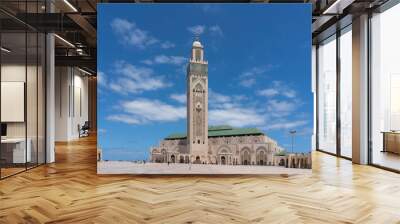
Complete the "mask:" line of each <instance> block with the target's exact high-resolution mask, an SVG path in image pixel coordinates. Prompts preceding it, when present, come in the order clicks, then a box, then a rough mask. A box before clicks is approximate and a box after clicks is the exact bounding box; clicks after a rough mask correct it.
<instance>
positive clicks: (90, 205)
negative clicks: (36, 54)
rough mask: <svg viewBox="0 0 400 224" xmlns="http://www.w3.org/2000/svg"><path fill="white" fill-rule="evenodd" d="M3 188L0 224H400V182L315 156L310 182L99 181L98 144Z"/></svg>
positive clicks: (69, 147) (75, 145)
mask: <svg viewBox="0 0 400 224" xmlns="http://www.w3.org/2000/svg"><path fill="white" fill-rule="evenodd" d="M56 152H57V154H56V163H55V164H51V165H46V166H42V167H39V168H36V169H33V170H30V171H28V172H26V173H22V174H19V175H17V176H14V177H11V178H8V179H5V180H2V181H0V223H45V222H47V223H374V224H376V223H385V224H386V223H400V175H398V174H395V173H391V172H387V171H384V170H380V169H377V168H373V167H368V166H358V165H352V164H351V163H350V162H349V161H347V160H343V159H337V158H335V157H332V156H329V155H325V154H322V153H314V155H313V167H314V168H313V174H312V175H308V176H290V177H284V176H236V177H232V176H230V177H221V176H218V177H212V176H193V177H173V176H163V177H162V176H157V177H151V176H150V177H146V176H98V175H96V162H95V160H96V139H95V138H93V137H91V138H85V139H83V140H81V141H76V142H71V143H69V144H58V145H57V150H56Z"/></svg>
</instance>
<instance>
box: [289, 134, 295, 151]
mask: <svg viewBox="0 0 400 224" xmlns="http://www.w3.org/2000/svg"><path fill="white" fill-rule="evenodd" d="M289 133H290V134H291V135H292V153H293V145H294V135H295V134H296V130H291V131H290V132H289Z"/></svg>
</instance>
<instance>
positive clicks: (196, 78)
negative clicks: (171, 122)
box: [186, 38, 208, 163]
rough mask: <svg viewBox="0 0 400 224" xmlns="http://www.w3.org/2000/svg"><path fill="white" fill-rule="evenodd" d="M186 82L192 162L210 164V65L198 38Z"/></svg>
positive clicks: (192, 52)
mask: <svg viewBox="0 0 400 224" xmlns="http://www.w3.org/2000/svg"><path fill="white" fill-rule="evenodd" d="M186 80H187V134H188V135H187V141H188V142H187V144H188V147H189V153H190V154H191V161H192V162H197V163H198V162H201V163H202V162H208V161H207V152H208V63H207V61H205V60H204V48H203V45H201V43H200V41H199V39H198V38H196V39H195V41H194V42H193V45H192V51H191V56H190V61H189V64H188V67H187V77H186ZM196 159H197V160H196ZM199 160H200V161H199Z"/></svg>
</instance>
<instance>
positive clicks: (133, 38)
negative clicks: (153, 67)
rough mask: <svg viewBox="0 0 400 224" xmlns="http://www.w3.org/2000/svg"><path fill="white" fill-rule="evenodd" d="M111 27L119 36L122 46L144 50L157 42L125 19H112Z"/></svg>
mask: <svg viewBox="0 0 400 224" xmlns="http://www.w3.org/2000/svg"><path fill="white" fill-rule="evenodd" d="M111 27H112V29H113V30H114V32H115V33H116V34H118V35H119V36H120V38H121V41H122V42H123V43H124V44H129V45H132V46H136V47H138V48H145V47H147V46H150V45H153V44H156V43H158V42H159V40H158V39H157V38H155V37H153V36H151V35H150V34H149V33H148V32H147V31H145V30H142V29H140V28H139V27H137V25H136V24H135V23H134V22H130V21H128V20H126V19H121V18H115V19H113V20H112V22H111Z"/></svg>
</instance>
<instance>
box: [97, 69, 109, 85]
mask: <svg viewBox="0 0 400 224" xmlns="http://www.w3.org/2000/svg"><path fill="white" fill-rule="evenodd" d="M97 84H98V85H99V86H105V85H106V84H107V76H106V74H104V72H100V71H99V72H97Z"/></svg>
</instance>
